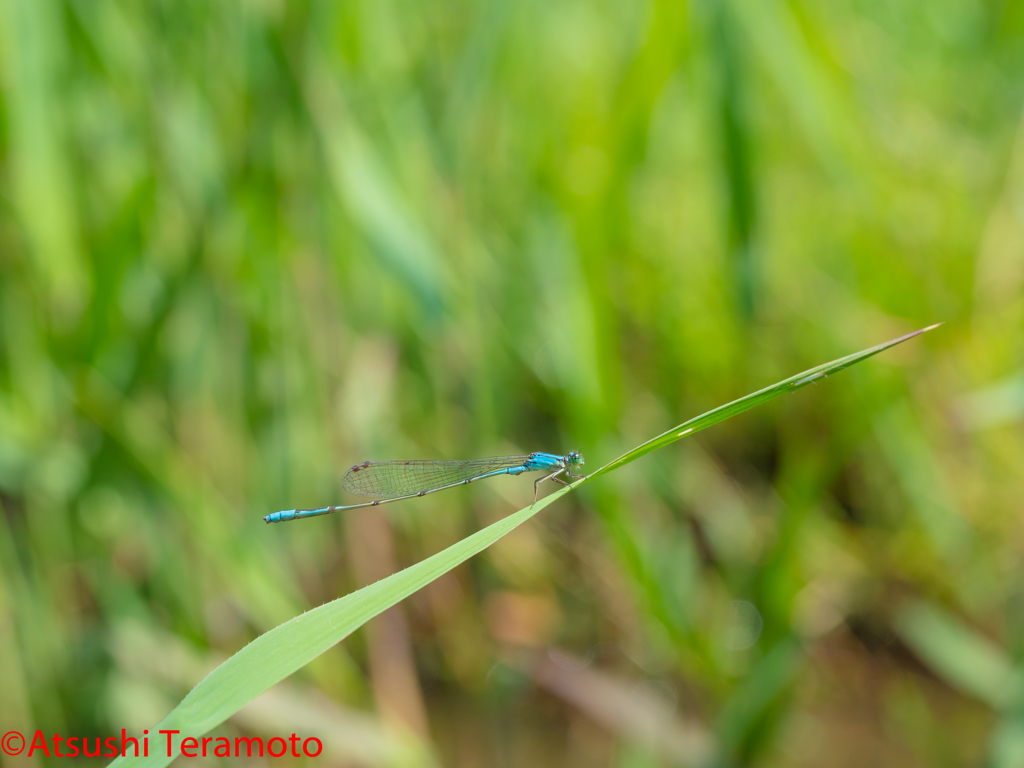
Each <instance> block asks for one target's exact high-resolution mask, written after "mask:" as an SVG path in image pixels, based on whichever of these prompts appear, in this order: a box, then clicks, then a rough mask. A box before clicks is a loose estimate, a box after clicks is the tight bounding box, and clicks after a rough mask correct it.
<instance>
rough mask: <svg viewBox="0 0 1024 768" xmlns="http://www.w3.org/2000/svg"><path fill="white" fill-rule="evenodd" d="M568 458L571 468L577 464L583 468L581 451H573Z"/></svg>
mask: <svg viewBox="0 0 1024 768" xmlns="http://www.w3.org/2000/svg"><path fill="white" fill-rule="evenodd" d="M566 458H567V459H568V460H569V466H570V467H574V466H576V465H577V464H579V465H580V466H581V467H582V466H583V454H582V453H580V452H579V451H573V452H572V453H570V454H569V455H568V456H566Z"/></svg>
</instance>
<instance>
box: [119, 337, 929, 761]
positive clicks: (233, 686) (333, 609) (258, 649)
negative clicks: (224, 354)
mask: <svg viewBox="0 0 1024 768" xmlns="http://www.w3.org/2000/svg"><path fill="white" fill-rule="evenodd" d="M936 327H937V326H934V325H933V326H930V327H929V328H924V329H922V330H920V331H915V332H914V333H909V334H907V335H906V336H901V337H900V338H898V339H893V340H892V341H888V342H886V343H884V344H879V345H878V346H877V347H872V348H871V349H866V350H864V351H862V352H857V353H856V354H853V355H849V356H848V357H843V358H840V359H839V360H834V361H833V362H831V363H826V364H824V365H819V366H817V367H816V368H811V369H809V370H806V371H803V372H802V373H798V374H797V375H795V376H791V377H790V378H788V379H786V380H784V381H781V382H779V383H778V384H774V385H772V386H770V387H767V388H766V389H762V390H760V391H759V392H755V393H753V394H751V395H747V396H746V397H742V398H740V399H739V400H735V401H733V402H731V403H728V404H727V405H723V406H721V407H719V408H715V409H714V410H712V411H708V412H707V413H705V414H703V415H702V416H698V417H697V418H695V419H691V420H690V421H687V422H685V423H684V424H680V425H679V426H678V427H674V428H673V429H670V430H668V431H667V432H665V433H664V434H662V435H659V436H658V437H655V438H654V439H652V440H649V441H647V442H646V443H643V444H642V445H640V446H638V447H636V448H634V449H633V450H631V451H629V452H627V453H625V454H623V455H622V456H620V457H619V458H617V459H615V460H614V461H612V462H610V463H609V464H606V465H605V466H603V467H601V468H600V469H599V470H597V471H596V472H594V473H593V474H591V475H590V476H588V477H586V478H584V479H582V480H579V481H578V482H576V483H574V484H573V485H572V486H571V487H569V488H561V489H559V490H558V491H555V492H553V493H551V494H549V495H548V496H546V497H544V498H543V499H541V500H540V501H539V502H538V503H537V504H535V505H533V506H532V507H527V508H526V509H522V510H520V511H518V512H516V513H515V514H512V515H509V516H508V517H506V518H504V519H503V520H500V521H498V522H497V523H494V524H493V525H490V526H488V527H487V528H484V529H483V530H481V531H478V532H477V533H475V534H473V535H472V536H469V537H467V538H465V539H463V540H462V541H460V542H458V543H457V544H454V545H452V546H451V547H449V548H448V549H446V550H444V551H442V552H439V553H437V554H436V555H434V556H432V557H429V558H427V559H426V560H424V561H422V562H420V563H417V564H416V565H413V566H411V567H409V568H406V569H405V570H403V571H399V572H398V573H395V574H393V575H391V576H389V577H388V578H386V579H382V580H381V581H378V582H377V583H376V584H371V585H370V586H368V587H364V588H363V589H360V590H358V591H356V592H353V593H352V594H349V595H346V596H345V597H342V598H339V599H337V600H334V601H332V602H330V603H326V604H324V605H321V606H320V607H318V608H314V609H313V610H311V611H307V612H306V613H304V614H302V615H301V616H297V617H295V618H294V619H291V620H290V621H287V622H285V623H284V624H281V625H280V626H278V627H275V628H274V629H272V630H270V631H269V632H266V633H264V634H263V635H261V636H260V637H258V638H256V639H255V640H253V641H252V642H251V643H249V644H248V645H247V646H245V647H244V648H242V649H241V650H240V651H238V653H236V654H235V655H234V656H232V657H231V658H230V659H228V660H227V661H225V662H224V663H223V664H221V665H220V666H219V667H217V669H215V670H214V671H213V672H211V673H210V674H209V675H207V676H206V678H204V679H203V680H202V681H201V682H200V683H199V684H198V685H197V686H196V687H195V688H193V689H192V691H191V692H190V693H189V694H188V695H187V696H186V697H185V698H184V700H183V701H182V702H181V704H179V705H178V706H177V707H175V708H174V710H173V711H171V713H170V714H169V715H167V717H165V718H164V719H163V720H162V721H161V722H160V723H159V724H158V725H157V726H155V727H154V728H151V729H150V756H149V757H138V758H135V757H127V758H119V759H118V760H115V761H114V763H113V765H118V766H122V767H123V766H129V765H131V766H135V765H145V766H148V767H149V768H156V767H157V766H163V765H167V764H168V763H169V762H170V761H171V760H172V759H173V757H168V756H167V750H166V743H167V742H166V737H162V736H160V734H159V731H161V730H164V731H167V730H177V731H180V735H179V736H177V737H175V739H176V740H175V751H174V753H173V754H174V755H177V754H178V752H177V744H179V743H180V741H179V740H180V739H181V738H182V737H184V736H192V737H200V736H202V735H203V734H205V733H207V732H208V731H209V730H210V729H212V728H214V727H216V726H217V725H219V724H220V723H222V722H224V721H225V720H227V719H228V718H229V717H230V716H231V715H233V714H234V713H235V712H237V711H238V710H239V709H241V708H242V707H243V706H244V705H246V704H247V703H248V702H250V701H252V700H253V699H254V698H256V697H257V696H259V695H260V694H261V693H263V691H265V690H267V689H268V688H270V687H271V686H272V685H274V684H275V683H278V682H280V681H281V680H283V679H284V678H286V677H288V676H289V675H290V674H292V673H293V672H295V671H296V670H298V669H300V668H301V667H303V666H304V665H306V664H308V663H309V662H310V661H312V660H313V659H315V658H316V657H317V656H319V655H320V654H321V653H323V652H324V651H326V650H327V649H329V648H330V647H331V646H333V645H335V644H336V643H338V642H340V641H341V640H343V639H345V638H346V637H347V636H348V635H350V634H351V633H352V632H354V631H355V630H356V629H358V628H359V627H361V626H362V625H363V624H365V623H366V622H367V621H369V620H370V619H372V618H373V617H374V616H377V615H378V614H380V613H382V612H383V611H385V610H387V609H388V608H390V607H391V606H393V605H395V604H396V603H398V602H399V601H401V600H403V599H404V598H406V597H408V596H409V595H411V594H413V593H414V592H416V591H417V590H419V589H420V588H422V587H424V586H426V585H427V584H429V583H430V582H431V581H433V580H434V579H436V578H438V577H439V576H441V575H443V574H444V573H446V572H448V571H450V570H451V569H452V568H454V567H455V566H457V565H459V564H460V563H463V562H465V561H466V560H468V559H469V558H470V557H472V556H473V555H475V554H477V553H478V552H480V551H482V550H484V549H486V548H487V547H488V546H490V545H491V544H493V543H494V542H495V541H497V540H498V539H500V538H501V537H502V536H504V535H505V534H506V533H508V532H509V531H511V530H512V529H514V528H516V527H517V526H518V525H520V524H521V523H524V522H526V521H527V520H529V519H530V518H531V517H533V516H534V515H535V514H537V513H538V512H540V511H541V510H542V509H544V508H545V507H547V506H548V505H549V504H551V503H552V502H554V501H555V500H557V499H559V498H561V497H562V496H563V495H564V494H566V493H568V492H569V491H570V490H572V489H573V488H576V487H578V486H580V485H582V484H583V483H586V482H590V481H592V480H594V479H595V478H597V477H600V476H601V475H604V474H606V473H608V472H611V471H612V470H614V469H617V468H619V467H621V466H623V465H625V464H628V463H629V462H631V461H634V460H636V459H638V458H640V457H641V456H644V455H646V454H648V453H650V452H651V451H654V450H657V449H658V448H661V447H663V446H666V445H669V444H670V443H674V442H675V441H676V440H679V439H681V438H682V437H686V436H688V435H691V434H694V433H695V432H699V431H700V430H702V429H706V428H707V427H710V426H711V425H713V424H717V423H719V422H721V421H725V420H726V419H728V418H730V417H732V416H735V415H737V414H739V413H742V412H743V411H746V410H749V409H751V408H753V407H755V406H757V405H760V404H761V403H765V402H767V401H769V400H771V399H773V398H776V397H778V396H779V395H782V394H785V393H786V392H792V391H794V390H796V389H799V388H801V387H803V386H806V385H807V384H810V383H811V382H813V381H818V380H820V379H821V378H823V377H825V376H829V375H831V374H833V373H836V372H837V371H841V370H842V369H844V368H848V367H849V366H851V365H853V364H854V363H858V362H860V361H861V360H864V359H866V358H869V357H871V356H872V355H876V354H878V353H879V352H881V351H883V350H885V349H888V348H889V347H892V346H895V345H896V344H899V343H901V342H903V341H906V340H907V339H910V338H913V337H914V336H917V335H918V334H921V333H924V332H925V331H929V330H931V329H932V328H936Z"/></svg>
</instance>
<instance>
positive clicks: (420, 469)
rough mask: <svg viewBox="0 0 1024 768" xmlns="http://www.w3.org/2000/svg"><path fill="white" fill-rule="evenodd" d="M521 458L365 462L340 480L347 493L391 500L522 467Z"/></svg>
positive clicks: (498, 457) (495, 457)
mask: <svg viewBox="0 0 1024 768" xmlns="http://www.w3.org/2000/svg"><path fill="white" fill-rule="evenodd" d="M529 458H530V457H529V455H523V456H492V457H491V458H487V459H467V460H466V461H433V460H429V459H426V460H419V461H417V460H414V461H364V462H363V463H362V464H356V465H355V466H354V467H352V468H351V469H350V470H349V471H348V472H347V473H346V474H345V477H344V478H342V481H341V485H342V487H344V489H345V490H346V491H348V492H349V493H351V494H354V495H356V496H363V497H365V498H368V499H392V498H395V497H396V496H411V495H412V494H414V493H419V492H420V491H434V490H437V489H438V488H443V487H444V486H446V485H452V484H454V483H461V482H462V481H463V480H472V479H473V478H474V477H479V476H480V475H486V474H487V473H488V472H494V471H495V470H498V469H508V468H510V467H519V466H522V464H523V462H525V461H526V460H527V459H529Z"/></svg>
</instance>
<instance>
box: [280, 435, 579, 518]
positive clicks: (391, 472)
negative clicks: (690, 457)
mask: <svg viewBox="0 0 1024 768" xmlns="http://www.w3.org/2000/svg"><path fill="white" fill-rule="evenodd" d="M577 466H583V455H582V454H581V453H580V452H579V451H573V452H572V453H568V454H566V455H565V456H558V455H556V454H554V453H540V452H539V451H537V452H534V453H531V454H527V455H523V456H493V457H491V458H489V459H468V460H466V461H433V460H419V461H364V462H363V463H362V464H356V465H355V466H354V467H352V468H351V469H349V471H348V472H347V473H346V474H345V477H344V478H343V479H342V481H341V484H342V486H343V487H344V488H345V490H346V491H348V492H349V493H351V494H353V495H355V496H362V497H364V498H367V499H373V501H367V502H363V503H362V504H349V505H347V506H343V507H320V508H319V509H286V510H284V511H282V512H274V513H273V514H271V515H267V516H266V517H264V518H263V519H264V520H266V521H267V522H268V523H282V522H284V521H286V520H300V519H302V518H304V517H317V516H318V515H329V514H331V513H332V512H341V511H343V510H346V509H360V508H361V507H375V506H377V505H378V504H387V503H389V502H392V501H401V500H402V499H412V498H415V497H416V496H426V495H427V494H428V493H434V491H443V490H444V489H445V488H454V487H455V486H456V485H468V484H469V483H472V482H473V481H475V480H482V479H483V478H485V477H494V476H495V475H521V474H523V472H550V474H548V475H545V476H544V477H542V478H540V479H539V480H537V482H535V483H534V484H533V502H534V503H535V504H536V503H537V494H538V493H539V492H540V484H541V483H543V482H544V481H545V480H554V481H555V482H556V483H561V484H562V485H568V483H567V482H565V480H563V479H562V478H560V477H559V475H562V474H564V475H565V476H566V477H583V475H574V474H573V473H572V470H573V469H574V468H575V467H577Z"/></svg>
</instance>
